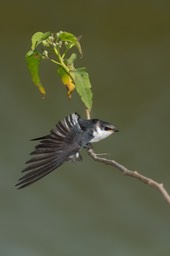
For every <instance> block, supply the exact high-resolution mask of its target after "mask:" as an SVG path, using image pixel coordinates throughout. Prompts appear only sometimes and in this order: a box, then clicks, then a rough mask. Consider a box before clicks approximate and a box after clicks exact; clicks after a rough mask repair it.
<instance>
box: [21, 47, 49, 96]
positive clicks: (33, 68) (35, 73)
mask: <svg viewBox="0 0 170 256" xmlns="http://www.w3.org/2000/svg"><path fill="white" fill-rule="evenodd" d="M41 57H42V56H41V54H40V53H39V52H35V51H32V50H30V51H29V52H28V53H27V54H26V62H27V67H28V70H29V72H30V74H31V78H32V81H33V82H34V84H35V85H36V86H37V87H38V89H39V91H40V92H41V93H42V94H43V95H45V94H46V92H45V88H44V87H43V86H42V84H41V81H40V77H39V66H40V61H41Z"/></svg>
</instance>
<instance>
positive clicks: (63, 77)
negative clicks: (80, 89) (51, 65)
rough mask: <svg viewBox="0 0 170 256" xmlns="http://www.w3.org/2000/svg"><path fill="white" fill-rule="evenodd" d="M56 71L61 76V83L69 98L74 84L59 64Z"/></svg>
mask: <svg viewBox="0 0 170 256" xmlns="http://www.w3.org/2000/svg"><path fill="white" fill-rule="evenodd" d="M57 72H58V74H59V76H60V77H61V80H62V82H63V84H64V85H65V86H66V88H67V95H68V97H69V98H71V94H72V93H73V91H74V89H75V85H74V83H73V80H72V78H71V77H70V76H69V74H68V73H67V72H66V71H65V70H64V69H63V68H62V67H61V66H59V67H58V69H57Z"/></svg>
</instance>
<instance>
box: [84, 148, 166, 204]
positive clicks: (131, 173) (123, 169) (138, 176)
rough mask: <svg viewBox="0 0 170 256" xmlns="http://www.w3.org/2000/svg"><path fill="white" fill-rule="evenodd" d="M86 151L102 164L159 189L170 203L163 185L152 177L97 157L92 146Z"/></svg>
mask: <svg viewBox="0 0 170 256" xmlns="http://www.w3.org/2000/svg"><path fill="white" fill-rule="evenodd" d="M87 152H88V154H89V155H90V156H91V157H92V158H93V159H94V160H95V161H97V162H100V163H103V164H107V165H111V166H114V167H116V168H117V169H118V170H119V171H121V172H122V173H123V174H124V175H127V176H130V177H133V178H135V179H138V180H140V181H142V182H144V183H145V184H147V185H149V186H151V187H154V188H155V189H157V190H159V192H160V193H161V194H162V196H163V197H164V199H165V200H166V201H167V203H168V204H170V195H169V194H168V192H167V191H166V189H165V188H164V185H163V184H162V183H158V182H156V181H154V180H153V179H150V178H147V177H146V176H144V175H141V174H140V173H138V172H136V171H131V170H129V169H127V168H126V167H125V166H123V165H122V164H119V163H118V162H116V161H114V160H110V159H107V158H103V157H99V156H98V155H97V154H96V153H95V152H94V150H93V149H92V148H88V149H87Z"/></svg>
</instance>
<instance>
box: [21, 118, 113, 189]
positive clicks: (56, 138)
mask: <svg viewBox="0 0 170 256" xmlns="http://www.w3.org/2000/svg"><path fill="white" fill-rule="evenodd" d="M114 132H118V129H117V128H116V127H114V126H113V125H112V124H110V123H108V122H105V121H102V120H99V119H82V118H81V117H80V115H79V114H77V113H72V114H69V115H68V116H66V117H65V118H64V119H63V120H62V121H59V122H58V123H57V124H56V127H55V128H54V129H52V130H51V131H50V133H49V134H48V135H46V136H43V137H39V138H35V139H32V141H37V140H39V144H37V145H36V146H35V150H34V151H33V152H31V154H30V155H31V158H30V159H29V160H28V161H27V162H26V163H25V164H27V167H26V168H25V169H24V170H22V173H24V175H23V176H22V177H21V178H20V179H19V180H18V183H17V184H16V187H17V189H21V188H25V187H27V186H29V185H31V184H32V183H34V182H36V181H38V180H40V179H41V178H43V177H44V176H46V175H47V174H49V173H51V172H52V171H54V170H55V169H57V168H58V167H59V166H61V165H62V164H63V163H65V162H67V161H70V160H72V161H73V162H75V161H81V160H82V157H81V154H80V151H81V149H82V148H89V147H91V145H92V143H95V142H98V141H100V140H102V139H104V138H106V137H108V136H110V135H111V134H113V133H114Z"/></svg>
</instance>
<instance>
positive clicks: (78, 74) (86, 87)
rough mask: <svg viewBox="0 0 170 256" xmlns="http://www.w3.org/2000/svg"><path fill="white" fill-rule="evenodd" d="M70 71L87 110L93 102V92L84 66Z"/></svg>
mask: <svg viewBox="0 0 170 256" xmlns="http://www.w3.org/2000/svg"><path fill="white" fill-rule="evenodd" d="M71 73H73V74H74V82H75V86H76V90H77V92H78V94H79V95H80V97H81V99H82V101H83V102H84V104H85V106H86V107H87V108H88V109H89V110H91V108H92V103H93V100H92V98H93V94H92V90H91V83H90V79H89V75H88V73H87V71H86V68H78V69H76V70H75V71H72V72H71Z"/></svg>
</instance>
